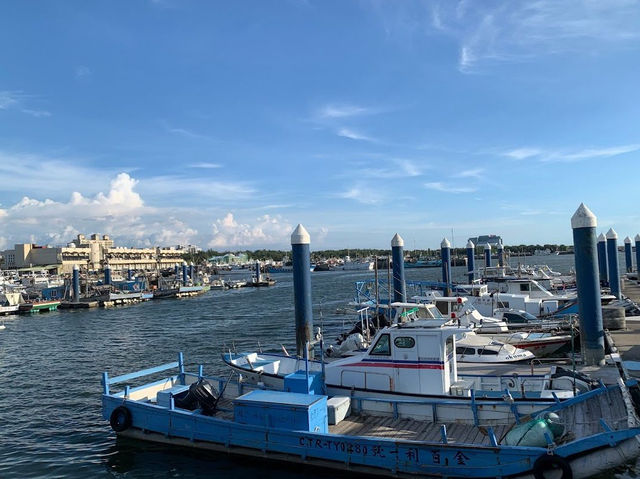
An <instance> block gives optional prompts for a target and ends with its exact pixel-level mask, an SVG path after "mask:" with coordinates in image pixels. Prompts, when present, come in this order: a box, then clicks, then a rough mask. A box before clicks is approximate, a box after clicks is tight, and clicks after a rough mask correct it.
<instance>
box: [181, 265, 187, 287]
mask: <svg viewBox="0 0 640 479" xmlns="http://www.w3.org/2000/svg"><path fill="white" fill-rule="evenodd" d="M182 284H183V285H185V286H186V285H187V262H186V261H183V262H182Z"/></svg>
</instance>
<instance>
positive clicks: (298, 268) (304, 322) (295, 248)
mask: <svg viewBox="0 0 640 479" xmlns="http://www.w3.org/2000/svg"><path fill="white" fill-rule="evenodd" d="M310 243H311V238H310V236H309V233H308V232H307V230H306V229H304V226H302V225H301V224H299V225H298V226H297V227H296V229H295V230H294V231H293V233H292V234H291V257H292V260H293V299H294V306H295V318H296V354H297V355H298V357H299V358H304V357H305V349H306V348H307V344H308V343H310V342H311V339H312V336H313V309H312V302H311V258H310V253H309V244H310ZM308 353H309V356H310V357H311V358H312V359H313V350H311V351H309V352H308Z"/></svg>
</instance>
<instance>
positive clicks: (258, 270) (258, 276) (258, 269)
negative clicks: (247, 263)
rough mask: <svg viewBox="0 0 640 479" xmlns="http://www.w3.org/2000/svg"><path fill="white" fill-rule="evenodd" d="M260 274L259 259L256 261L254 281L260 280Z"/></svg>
mask: <svg viewBox="0 0 640 479" xmlns="http://www.w3.org/2000/svg"><path fill="white" fill-rule="evenodd" d="M261 276H262V275H261V274H260V261H256V283H259V282H260V277H261Z"/></svg>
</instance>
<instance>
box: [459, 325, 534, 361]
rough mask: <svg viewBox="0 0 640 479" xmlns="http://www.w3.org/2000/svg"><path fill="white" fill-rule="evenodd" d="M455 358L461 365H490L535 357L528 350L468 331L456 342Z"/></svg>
mask: <svg viewBox="0 0 640 479" xmlns="http://www.w3.org/2000/svg"><path fill="white" fill-rule="evenodd" d="M456 358H457V360H458V362H462V363H482V364H491V363H515V362H519V361H531V360H532V359H534V358H535V355H534V354H533V353H532V352H531V351H530V350H529V349H528V348H524V347H521V346H515V345H513V344H509V343H507V342H501V341H498V340H496V339H495V338H493V337H486V336H480V335H478V334H476V333H474V332H473V331H470V332H468V333H465V335H464V337H463V338H462V339H459V340H458V341H457V342H456Z"/></svg>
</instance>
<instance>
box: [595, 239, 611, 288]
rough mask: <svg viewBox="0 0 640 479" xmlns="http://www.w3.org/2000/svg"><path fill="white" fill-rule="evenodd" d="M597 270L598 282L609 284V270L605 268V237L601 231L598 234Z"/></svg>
mask: <svg viewBox="0 0 640 479" xmlns="http://www.w3.org/2000/svg"><path fill="white" fill-rule="evenodd" d="M598 271H599V272H600V284H609V271H608V270H607V238H606V237H605V235H604V234H602V233H600V236H598Z"/></svg>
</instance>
